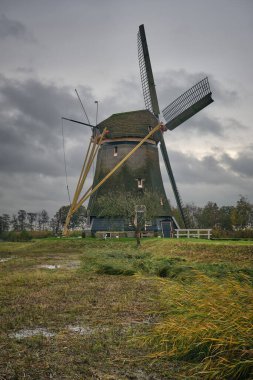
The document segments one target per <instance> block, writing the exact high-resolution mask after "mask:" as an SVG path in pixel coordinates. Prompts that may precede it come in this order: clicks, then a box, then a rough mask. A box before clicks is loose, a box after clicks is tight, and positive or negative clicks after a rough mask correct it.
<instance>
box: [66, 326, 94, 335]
mask: <svg viewBox="0 0 253 380" xmlns="http://www.w3.org/2000/svg"><path fill="white" fill-rule="evenodd" d="M67 329H68V330H69V331H72V332H74V333H78V334H80V335H91V334H93V333H94V329H91V328H90V327H82V326H71V325H70V326H68V327H67Z"/></svg>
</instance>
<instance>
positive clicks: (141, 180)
mask: <svg viewBox="0 0 253 380" xmlns="http://www.w3.org/2000/svg"><path fill="white" fill-rule="evenodd" d="M143 182H144V179H142V178H138V179H137V186H138V189H143V187H144V186H143V185H144V184H143Z"/></svg>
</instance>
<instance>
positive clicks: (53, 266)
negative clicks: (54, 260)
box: [39, 264, 61, 269]
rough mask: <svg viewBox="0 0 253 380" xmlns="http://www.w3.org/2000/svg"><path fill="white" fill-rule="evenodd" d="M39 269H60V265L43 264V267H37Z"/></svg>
mask: <svg viewBox="0 0 253 380" xmlns="http://www.w3.org/2000/svg"><path fill="white" fill-rule="evenodd" d="M39 268H42V269H59V268H61V265H49V264H43V265H39Z"/></svg>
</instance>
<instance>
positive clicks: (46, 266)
mask: <svg viewBox="0 0 253 380" xmlns="http://www.w3.org/2000/svg"><path fill="white" fill-rule="evenodd" d="M80 264H81V262H80V261H70V262H67V263H62V264H42V265H39V266H38V268H40V269H51V270H55V269H60V268H62V269H76V268H79V267H80Z"/></svg>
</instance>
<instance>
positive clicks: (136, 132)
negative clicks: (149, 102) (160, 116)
mask: <svg viewBox="0 0 253 380" xmlns="http://www.w3.org/2000/svg"><path fill="white" fill-rule="evenodd" d="M157 123H158V120H157V118H156V117H155V116H154V115H153V114H152V113H151V112H150V111H148V110H139V111H131V112H123V113H115V114H113V115H111V116H110V117H108V119H105V120H104V121H102V122H101V123H99V124H98V125H97V127H98V128H99V130H100V132H101V133H102V131H103V130H104V128H106V129H108V130H109V133H108V135H107V137H108V138H111V139H113V138H120V137H139V138H143V137H145V136H146V135H147V134H148V133H149V131H150V128H154V127H155V126H156V125H157Z"/></svg>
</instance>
